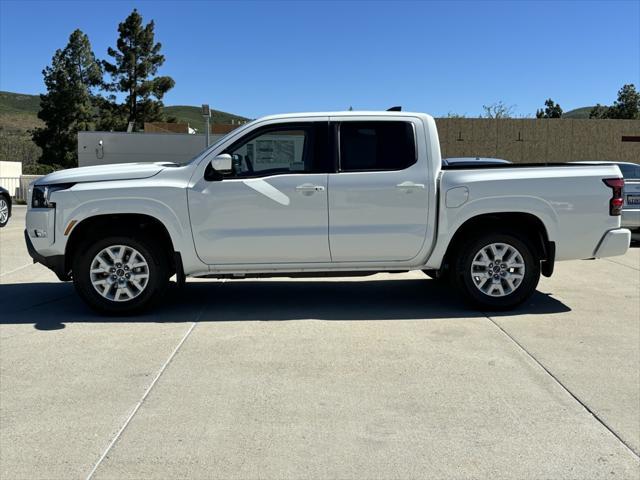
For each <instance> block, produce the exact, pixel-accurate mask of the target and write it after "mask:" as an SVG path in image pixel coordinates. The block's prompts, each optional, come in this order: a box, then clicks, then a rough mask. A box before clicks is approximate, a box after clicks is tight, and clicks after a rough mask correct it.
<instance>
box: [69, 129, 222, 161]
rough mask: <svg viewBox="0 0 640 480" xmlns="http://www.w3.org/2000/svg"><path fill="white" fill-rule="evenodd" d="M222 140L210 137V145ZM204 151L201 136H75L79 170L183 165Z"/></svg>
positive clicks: (87, 134) (85, 134)
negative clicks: (114, 165)
mask: <svg viewBox="0 0 640 480" xmlns="http://www.w3.org/2000/svg"><path fill="white" fill-rule="evenodd" d="M221 137H222V135H211V139H210V142H211V143H214V142H216V141H217V140H218V139H219V138H221ZM100 142H102V143H100ZM204 148H205V136H204V135H190V134H186V133H185V134H182V133H124V132H78V166H80V167H88V166H92V165H106V164H109V163H129V162H176V163H186V162H188V161H189V160H191V159H192V158H193V157H195V156H196V155H197V154H198V153H200V152H201V151H202V150H204Z"/></svg>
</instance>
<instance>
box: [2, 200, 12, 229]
mask: <svg viewBox="0 0 640 480" xmlns="http://www.w3.org/2000/svg"><path fill="white" fill-rule="evenodd" d="M3 200H4V202H5V204H6V206H7V221H6V222H2V221H0V228H2V227H4V226H5V225H6V224H7V223H9V214H10V212H11V209H10V208H9V202H8V201H7V199H6V198H5V197H4V195H2V196H0V202H1V201H3Z"/></svg>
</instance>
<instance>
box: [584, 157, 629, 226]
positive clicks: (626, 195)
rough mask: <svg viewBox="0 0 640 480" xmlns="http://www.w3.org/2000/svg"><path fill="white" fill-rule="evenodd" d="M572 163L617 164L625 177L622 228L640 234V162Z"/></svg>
mask: <svg viewBox="0 0 640 480" xmlns="http://www.w3.org/2000/svg"><path fill="white" fill-rule="evenodd" d="M571 163H589V164H594V163H600V164H602V163H609V164H613V165H617V166H618V168H620V172H621V173H622V178H624V187H623V188H622V199H623V200H624V203H623V205H622V228H628V229H629V230H631V232H632V233H634V234H640V164H637V163H631V162H571Z"/></svg>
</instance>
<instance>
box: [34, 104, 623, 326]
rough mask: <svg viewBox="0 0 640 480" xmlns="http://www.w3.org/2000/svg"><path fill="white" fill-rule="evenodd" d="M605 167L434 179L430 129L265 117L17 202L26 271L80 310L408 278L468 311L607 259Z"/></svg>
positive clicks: (403, 121)
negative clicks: (214, 288) (173, 153)
mask: <svg viewBox="0 0 640 480" xmlns="http://www.w3.org/2000/svg"><path fill="white" fill-rule="evenodd" d="M622 188H623V180H622V176H621V174H620V170H619V168H618V167H617V166H615V165H610V164H603V165H598V164H590V165H570V164H560V165H550V166H544V165H510V164H496V165H481V166H479V167H478V168H475V167H473V166H468V165H463V166H461V167H455V166H450V167H446V168H444V169H443V167H442V159H441V157H440V144H439V141H438V133H437V131H436V124H435V122H434V120H433V118H432V117H430V116H429V115H425V114H422V113H407V112H397V111H392V112H337V113H307V114H288V115H275V116H270V117H266V118H262V119H259V120H256V121H253V122H251V123H248V124H247V125H244V126H243V127H241V128H238V129H237V130H234V131H233V132H231V133H230V134H228V135H227V136H226V137H224V138H222V139H221V140H220V141H218V142H217V143H216V144H214V145H213V146H211V147H210V148H208V149H207V150H205V151H204V152H202V153H201V154H200V155H198V156H197V157H196V158H194V159H193V160H192V161H191V162H190V163H188V164H186V165H178V164H172V163H146V164H143V163H133V164H118V165H105V166H98V167H88V168H77V169H71V170H65V171H60V172H56V173H52V174H50V175H47V176H46V177H43V178H41V179H39V180H38V181H37V182H35V183H34V184H33V185H32V187H31V193H30V196H29V209H28V212H27V222H26V223H27V225H26V227H27V228H26V231H25V238H26V242H27V247H28V249H29V252H30V254H31V256H32V257H33V258H34V261H37V262H40V263H42V264H44V265H46V266H47V267H49V268H50V269H52V270H53V271H54V272H55V273H56V274H57V276H58V278H60V279H61V280H63V281H67V280H71V279H73V282H74V284H75V287H76V289H77V291H78V293H79V294H80V296H81V297H82V298H83V299H84V300H85V301H86V302H87V303H88V304H89V305H90V306H91V307H93V308H95V309H97V310H99V311H102V312H105V313H111V314H129V313H132V312H135V311H139V310H141V309H142V308H144V307H148V306H149V305H151V304H153V303H154V302H155V301H157V300H158V299H159V298H161V296H162V293H163V291H164V289H165V288H166V287H167V285H168V283H169V279H170V277H172V276H173V275H176V279H177V283H178V284H183V283H184V280H185V277H186V276H192V277H210V278H243V277H252V276H289V277H293V276H313V275H327V274H329V275H337V276H338V275H367V274H373V273H376V272H403V271H405V272H406V271H409V270H423V271H425V273H427V274H428V275H430V276H432V277H435V278H443V279H444V278H446V279H448V280H450V281H451V282H452V284H453V285H455V286H456V287H458V288H459V289H460V291H461V292H462V293H463V294H464V296H465V297H466V298H467V299H468V300H470V301H471V302H472V303H474V304H476V305H478V306H480V307H481V308H491V309H507V308H511V307H514V306H515V305H517V304H519V303H521V302H523V301H524V300H526V299H527V298H528V297H529V296H530V295H531V294H532V293H533V291H534V290H535V288H536V286H537V284H538V280H539V277H540V274H541V273H542V274H543V275H546V276H549V275H551V274H552V272H553V268H554V262H555V261H557V260H569V259H582V258H596V257H609V256H614V255H622V254H624V253H625V252H626V250H627V248H628V247H629V242H630V232H629V230H626V229H622V228H620V210H621V208H622V202H623V199H622Z"/></svg>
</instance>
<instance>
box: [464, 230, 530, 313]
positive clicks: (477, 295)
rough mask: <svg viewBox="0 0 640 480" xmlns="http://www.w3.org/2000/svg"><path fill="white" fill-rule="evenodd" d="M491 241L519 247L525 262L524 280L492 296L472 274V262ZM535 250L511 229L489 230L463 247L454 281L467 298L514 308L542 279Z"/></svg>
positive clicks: (496, 307) (492, 306)
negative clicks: (483, 290)
mask: <svg viewBox="0 0 640 480" xmlns="http://www.w3.org/2000/svg"><path fill="white" fill-rule="evenodd" d="M492 243H505V244H507V245H511V246H512V247H514V248H515V249H517V250H518V251H519V252H520V254H521V255H522V258H523V260H524V264H525V273H524V278H523V280H522V283H521V284H520V285H519V286H518V288H516V290H514V291H513V292H512V293H510V294H509V295H505V296H504V297H491V296H489V295H486V294H484V293H482V292H481V291H480V290H479V289H478V288H477V287H476V286H475V283H474V282H473V279H472V277H471V273H470V272H471V263H472V262H473V259H474V257H475V255H476V253H478V251H480V249H481V248H483V247H485V246H487V245H490V244H492ZM534 251H535V250H534V249H533V247H532V245H531V244H530V242H529V241H527V240H526V239H524V238H522V237H519V236H518V235H517V234H513V233H509V232H501V233H492V234H486V235H483V236H481V237H479V238H478V239H476V240H472V241H470V242H468V243H467V244H466V245H465V246H464V247H463V248H462V249H461V251H460V255H459V256H458V259H457V262H456V268H455V279H454V280H455V283H456V284H457V286H458V287H460V288H461V290H462V291H463V292H464V293H465V296H466V297H467V300H469V301H471V302H472V303H473V304H475V305H479V306H481V307H484V308H488V309H491V310H505V309H509V308H513V307H515V306H516V305H519V304H521V303H522V302H524V301H525V300H527V299H528V298H529V297H531V295H532V294H533V293H534V292H535V289H536V287H537V286H538V281H539V280H540V260H539V259H537V258H536V256H535V255H534V253H533V252H534Z"/></svg>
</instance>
